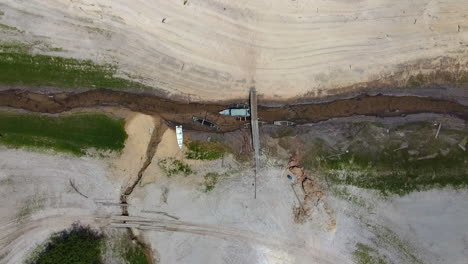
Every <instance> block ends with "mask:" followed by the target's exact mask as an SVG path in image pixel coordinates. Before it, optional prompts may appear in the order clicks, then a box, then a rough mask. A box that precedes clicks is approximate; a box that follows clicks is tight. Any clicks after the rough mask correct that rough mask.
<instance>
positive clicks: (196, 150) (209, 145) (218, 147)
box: [185, 141, 227, 160]
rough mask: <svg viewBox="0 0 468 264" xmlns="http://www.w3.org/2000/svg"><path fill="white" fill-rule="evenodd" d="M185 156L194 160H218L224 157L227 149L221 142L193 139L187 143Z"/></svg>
mask: <svg viewBox="0 0 468 264" xmlns="http://www.w3.org/2000/svg"><path fill="white" fill-rule="evenodd" d="M187 149H188V150H187V152H186V153H185V157H186V158H187V159H194V160H216V159H220V158H222V157H223V155H224V153H226V151H227V149H226V147H225V146H224V145H222V144H221V143H219V142H202V141H192V142H189V143H188V144H187Z"/></svg>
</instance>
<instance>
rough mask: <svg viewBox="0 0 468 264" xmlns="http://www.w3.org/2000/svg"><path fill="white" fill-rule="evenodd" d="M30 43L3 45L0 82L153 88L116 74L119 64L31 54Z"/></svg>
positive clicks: (73, 86)
mask: <svg viewBox="0 0 468 264" xmlns="http://www.w3.org/2000/svg"><path fill="white" fill-rule="evenodd" d="M30 48H31V47H30V46H28V45H27V44H20V43H9V44H2V45H0V83H1V84H10V85H28V86H52V87H59V88H109V89H142V90H143V89H150V88H149V87H148V86H145V85H143V84H140V83H137V82H133V81H130V80H126V79H123V78H118V77H114V75H115V74H116V73H117V66H115V65H110V64H103V65H98V64H95V63H93V62H92V61H91V60H77V59H72V58H63V57H56V56H47V55H39V54H36V55H34V54H30V53H29V49H30Z"/></svg>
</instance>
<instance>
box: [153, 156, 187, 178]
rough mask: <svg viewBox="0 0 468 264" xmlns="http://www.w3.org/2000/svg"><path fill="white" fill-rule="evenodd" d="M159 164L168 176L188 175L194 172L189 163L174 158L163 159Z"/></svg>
mask: <svg viewBox="0 0 468 264" xmlns="http://www.w3.org/2000/svg"><path fill="white" fill-rule="evenodd" d="M158 165H159V167H160V168H161V169H162V170H163V172H164V173H165V174H166V175H167V176H168V177H171V176H173V175H179V174H183V175H185V176H188V175H190V174H192V173H193V171H192V169H191V168H190V166H189V165H187V164H185V163H183V162H182V161H180V160H177V159H174V158H166V159H161V160H159V161H158Z"/></svg>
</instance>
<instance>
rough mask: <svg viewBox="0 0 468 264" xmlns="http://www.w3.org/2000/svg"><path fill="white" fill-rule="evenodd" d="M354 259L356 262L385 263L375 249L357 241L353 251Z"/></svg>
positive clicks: (358, 263)
mask: <svg viewBox="0 0 468 264" xmlns="http://www.w3.org/2000/svg"><path fill="white" fill-rule="evenodd" d="M353 257H354V260H355V261H356V263H357V264H387V263H388V262H387V261H385V259H384V258H381V257H379V256H378V252H377V250H375V249H373V248H370V247H368V246H366V245H364V244H361V243H358V244H357V245H356V250H355V251H354V252H353Z"/></svg>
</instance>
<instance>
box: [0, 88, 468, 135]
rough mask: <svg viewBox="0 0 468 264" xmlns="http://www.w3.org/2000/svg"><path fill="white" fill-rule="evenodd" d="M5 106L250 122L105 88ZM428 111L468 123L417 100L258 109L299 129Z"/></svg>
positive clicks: (447, 107) (20, 93)
mask: <svg viewBox="0 0 468 264" xmlns="http://www.w3.org/2000/svg"><path fill="white" fill-rule="evenodd" d="M259 103H261V102H259ZM0 106H6V107H13V108H21V109H25V110H28V111H33V112H42V113H60V112H64V111H68V110H71V109H74V108H80V107H94V106H121V107H125V108H128V109H130V110H132V111H138V112H143V113H147V114H159V115H160V116H161V117H162V118H163V119H165V120H166V121H168V123H169V124H172V125H174V124H183V125H184V127H185V128H186V129H194V130H202V131H213V128H208V127H205V126H202V125H201V124H198V123H194V122H193V121H192V117H193V116H197V117H201V118H206V119H207V120H210V121H212V122H214V123H216V124H217V125H218V126H219V128H220V129H219V131H220V132H225V131H233V130H236V129H238V128H241V127H243V126H244V124H246V123H249V121H239V120H237V119H236V118H234V117H228V116H222V115H220V114H218V112H219V111H221V110H222V109H224V108H226V105H221V104H200V103H181V102H175V101H170V100H167V99H162V98H160V97H157V96H152V95H144V94H134V93H128V92H120V91H112V90H105V89H99V90H92V91H86V92H81V93H56V94H52V95H51V94H49V95H44V94H38V93H34V92H31V91H24V90H18V89H12V90H4V91H0ZM426 112H430V113H438V114H450V115H455V116H457V117H459V118H462V119H464V120H468V106H465V105H462V104H460V103H457V102H454V101H448V100H441V99H432V98H427V97H416V96H385V95H377V96H359V97H355V98H351V99H341V100H335V101H332V102H327V103H317V104H300V105H285V106H282V107H264V106H263V107H262V106H260V107H259V117H260V120H261V121H266V122H273V121H277V120H289V121H293V122H296V123H298V124H300V123H310V122H317V121H322V120H327V119H330V118H335V117H347V116H353V115H370V116H379V117H393V116H402V115H407V114H415V113H426Z"/></svg>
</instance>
